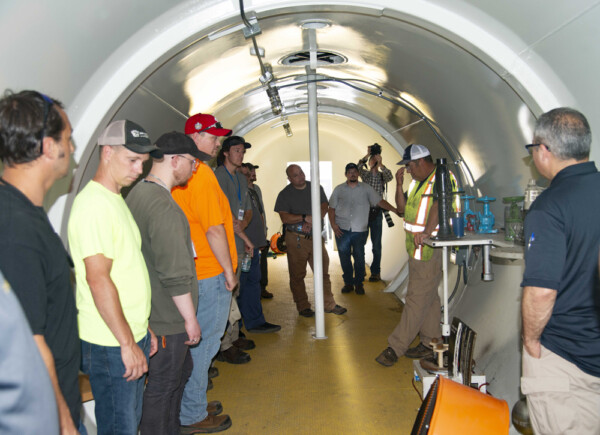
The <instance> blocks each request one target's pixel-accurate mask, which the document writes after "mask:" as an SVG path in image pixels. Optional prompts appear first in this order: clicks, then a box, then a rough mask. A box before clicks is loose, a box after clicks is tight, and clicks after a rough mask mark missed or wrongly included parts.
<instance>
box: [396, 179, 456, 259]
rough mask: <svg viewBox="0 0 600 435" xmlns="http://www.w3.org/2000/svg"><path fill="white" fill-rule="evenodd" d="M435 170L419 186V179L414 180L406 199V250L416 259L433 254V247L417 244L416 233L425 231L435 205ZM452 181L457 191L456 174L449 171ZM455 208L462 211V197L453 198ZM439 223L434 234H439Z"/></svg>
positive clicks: (453, 188) (429, 256) (425, 257)
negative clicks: (433, 194)
mask: <svg viewBox="0 0 600 435" xmlns="http://www.w3.org/2000/svg"><path fill="white" fill-rule="evenodd" d="M435 172H436V171H433V172H432V173H431V175H429V177H427V179H426V180H425V181H424V182H423V184H422V185H421V186H420V188H419V187H418V185H419V183H420V182H419V181H416V180H412V181H411V183H410V186H409V187H408V199H407V201H406V207H405V209H404V231H405V232H406V250H407V251H408V255H410V256H411V257H413V258H414V259H416V260H423V261H427V260H429V259H431V257H432V255H433V248H431V247H429V246H415V236H414V235H415V233H422V232H423V231H425V226H426V224H427V218H428V217H429V210H430V209H431V206H432V205H433V197H432V196H423V195H431V194H432V193H433V188H434V186H435ZM449 174H450V181H451V183H452V190H453V191H456V189H457V182H456V177H455V176H454V174H453V173H452V172H451V171H449ZM453 202H454V204H453V209H454V211H460V197H459V196H458V195H455V197H454V198H453ZM438 229H439V225H438V226H437V227H436V228H435V230H434V231H433V232H432V233H431V235H432V236H435V235H437V230H438Z"/></svg>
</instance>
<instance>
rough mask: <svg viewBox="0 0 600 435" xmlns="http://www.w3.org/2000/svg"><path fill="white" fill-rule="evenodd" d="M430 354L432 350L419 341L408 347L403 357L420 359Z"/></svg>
mask: <svg viewBox="0 0 600 435" xmlns="http://www.w3.org/2000/svg"><path fill="white" fill-rule="evenodd" d="M431 355H433V350H432V349H431V348H429V347H427V346H425V345H424V344H423V343H419V345H418V346H415V347H411V348H409V349H408V350H407V351H406V353H405V354H404V356H405V357H407V358H412V359H421V358H424V357H426V356H431Z"/></svg>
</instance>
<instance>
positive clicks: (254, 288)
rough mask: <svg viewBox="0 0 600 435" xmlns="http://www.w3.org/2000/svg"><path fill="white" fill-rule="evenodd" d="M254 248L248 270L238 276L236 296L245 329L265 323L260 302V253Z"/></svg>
mask: <svg viewBox="0 0 600 435" xmlns="http://www.w3.org/2000/svg"><path fill="white" fill-rule="evenodd" d="M259 252H260V251H259V250H258V249H257V248H254V255H253V256H252V263H251V264H250V270H249V271H248V272H242V274H241V276H240V295H239V296H238V298H237V302H238V307H239V308H240V312H241V313H242V320H243V321H244V325H245V326H246V329H252V328H256V327H257V326H260V325H262V324H264V323H265V316H264V315H263V310H262V304H261V303H260V291H261V289H260V254H259Z"/></svg>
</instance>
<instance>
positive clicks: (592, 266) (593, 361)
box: [521, 107, 600, 434]
mask: <svg viewBox="0 0 600 435" xmlns="http://www.w3.org/2000/svg"><path fill="white" fill-rule="evenodd" d="M591 142H592V133H591V131H590V126H589V124H588V122H587V120H586V119H585V116H583V115H582V114H581V113H579V112H578V111H576V110H573V109H569V108H565V107H562V108H558V109H554V110H551V111H549V112H547V113H544V114H542V115H541V116H540V118H539V119H538V120H537V122H536V126H535V131H534V134H533V143H532V144H530V145H526V146H525V147H526V148H527V149H528V150H529V151H530V153H531V155H532V157H533V162H534V163H535V166H536V168H537V169H538V171H539V172H540V174H541V175H542V176H543V177H545V178H547V179H548V180H550V186H549V187H548V188H547V189H546V190H545V191H544V192H542V193H541V194H540V196H538V197H537V199H536V200H535V202H534V203H533V205H532V206H531V208H530V209H529V212H528V213H527V218H526V219H525V240H526V241H527V243H526V249H525V273H524V274H523V282H522V283H521V286H523V298H522V315H523V377H522V378H521V390H522V392H523V394H525V395H527V404H528V408H529V415H530V417H531V422H532V426H533V430H534V432H535V433H576V434H584V433H585V434H592V433H593V434H598V433H600V279H599V276H598V251H599V250H600V225H599V224H598V216H600V200H599V199H598V191H600V173H598V170H597V169H596V166H595V164H594V162H590V161H589V154H590V146H591Z"/></svg>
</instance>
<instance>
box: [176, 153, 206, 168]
mask: <svg viewBox="0 0 600 435" xmlns="http://www.w3.org/2000/svg"><path fill="white" fill-rule="evenodd" d="M173 157H182V158H184V159H186V160H188V161H190V162H193V163H194V170H196V169H198V166H200V162H199V161H198V160H196V159H190V158H187V157H186V156H182V155H181V154H177V155H176V156H173Z"/></svg>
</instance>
